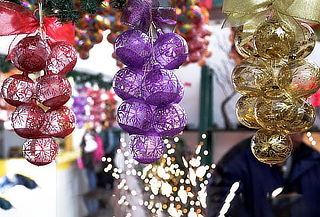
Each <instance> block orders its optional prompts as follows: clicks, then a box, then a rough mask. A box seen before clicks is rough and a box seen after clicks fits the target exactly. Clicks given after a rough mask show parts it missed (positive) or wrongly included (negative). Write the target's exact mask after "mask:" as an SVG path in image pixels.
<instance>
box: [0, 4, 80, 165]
mask: <svg viewBox="0 0 320 217" xmlns="http://www.w3.org/2000/svg"><path fill="white" fill-rule="evenodd" d="M38 10H39V17H40V20H38V19H37V18H36V16H35V15H34V13H33V11H31V10H29V9H27V8H25V7H23V6H20V5H17V4H14V3H10V2H0V12H1V13H0V23H1V26H2V28H1V30H0V35H15V34H27V36H26V37H24V38H22V39H21V38H20V40H19V41H13V42H12V44H11V47H10V49H9V53H8V58H7V59H8V60H11V62H12V64H13V65H14V66H15V67H16V68H18V69H19V70H21V71H22V72H23V73H22V74H16V75H13V76H10V77H9V78H7V79H6V80H5V81H4V82H3V85H2V89H1V92H2V95H3V97H4V99H5V101H6V102H7V103H9V104H10V105H12V106H17V108H16V109H15V111H14V112H13V114H12V127H13V129H14V130H15V132H16V133H17V134H18V135H19V136H21V137H23V138H26V139H28V140H27V141H26V142H25V143H24V145H23V156H24V157H25V158H26V159H27V160H28V161H29V162H30V163H33V164H35V165H38V166H41V165H46V164H48V163H50V162H51V161H52V160H54V158H55V156H56V155H57V149H58V145H57V144H56V143H55V141H54V140H53V139H52V137H65V136H67V135H69V134H70V133H71V132H72V131H73V129H74V127H75V122H76V121H75V115H74V114H73V112H72V111H71V110H70V109H68V108H67V107H65V106H63V104H65V103H66V102H67V101H68V100H69V98H70V96H71V91H72V90H71V85H70V83H69V81H68V80H67V79H66V78H65V77H64V76H63V74H65V73H67V72H68V71H69V70H72V69H73V67H74V66H75V64H76V61H77V59H76V51H75V49H74V48H73V47H72V45H71V44H70V43H73V38H74V27H73V25H72V24H70V23H69V24H61V23H60V22H59V21H58V20H57V18H54V17H43V10H42V3H41V2H40V3H39V8H38ZM16 38H18V37H16ZM30 74H37V75H38V78H37V80H36V81H33V80H32V79H31V78H29V75H30ZM39 76H40V77H39ZM48 107H50V108H48Z"/></svg>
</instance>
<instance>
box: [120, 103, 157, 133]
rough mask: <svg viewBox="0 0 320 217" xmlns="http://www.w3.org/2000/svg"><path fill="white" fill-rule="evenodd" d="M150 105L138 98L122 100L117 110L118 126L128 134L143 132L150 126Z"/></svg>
mask: <svg viewBox="0 0 320 217" xmlns="http://www.w3.org/2000/svg"><path fill="white" fill-rule="evenodd" d="M151 120H152V110H151V107H150V106H149V105H148V104H146V103H145V102H144V101H143V100H140V99H129V100H126V101H124V102H123V103H122V104H121V105H120V106H119V108H118V111H117V122H118V124H119V126H120V127H121V128H122V129H123V130H125V131H127V132H128V133H129V134H144V133H146V132H147V131H148V130H149V129H150V128H151Z"/></svg>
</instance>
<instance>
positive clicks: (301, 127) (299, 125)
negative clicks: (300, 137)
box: [284, 99, 316, 134]
mask: <svg viewBox="0 0 320 217" xmlns="http://www.w3.org/2000/svg"><path fill="white" fill-rule="evenodd" d="M299 101H300V103H301V106H300V107H299V109H298V113H297V118H296V119H295V120H294V121H293V122H292V123H291V124H290V125H289V126H288V127H287V128H286V129H285V130H284V131H285V132H287V133H288V134H295V133H302V132H305V131H306V130H308V129H310V128H311V127H312V125H313V123H314V120H315V118H316V114H315V109H314V107H313V106H312V105H311V104H310V103H309V102H308V101H306V100H304V99H300V100H299Z"/></svg>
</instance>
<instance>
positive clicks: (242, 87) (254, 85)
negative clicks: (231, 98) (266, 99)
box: [232, 58, 273, 96]
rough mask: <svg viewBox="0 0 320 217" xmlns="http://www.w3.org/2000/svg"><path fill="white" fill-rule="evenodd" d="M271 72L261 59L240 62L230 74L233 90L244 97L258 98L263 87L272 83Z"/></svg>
mask: <svg viewBox="0 0 320 217" xmlns="http://www.w3.org/2000/svg"><path fill="white" fill-rule="evenodd" d="M272 79H273V74H272V71H271V70H270V69H269V68H268V66H267V65H266V62H264V61H263V60H261V59H258V58H250V59H246V60H244V61H242V63H241V64H239V65H237V66H236V67H235V68H234V70H233V72H232V82H233V85H234V88H235V90H236V91H237V92H238V93H240V94H242V95H246V96H259V95H261V94H263V93H262V91H261V89H262V88H263V87H264V86H268V85H270V82H272Z"/></svg>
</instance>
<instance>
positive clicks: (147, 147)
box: [129, 135, 165, 164]
mask: <svg viewBox="0 0 320 217" xmlns="http://www.w3.org/2000/svg"><path fill="white" fill-rule="evenodd" d="M129 147H130V150H131V153H132V156H133V159H135V160H136V161H138V162H139V163H143V164H150V163H154V162H156V161H157V160H159V159H160V158H161V157H162V154H163V152H164V149H165V147H164V142H163V140H162V138H161V137H160V136H156V135H148V136H147V135H131V136H130V143H129Z"/></svg>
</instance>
